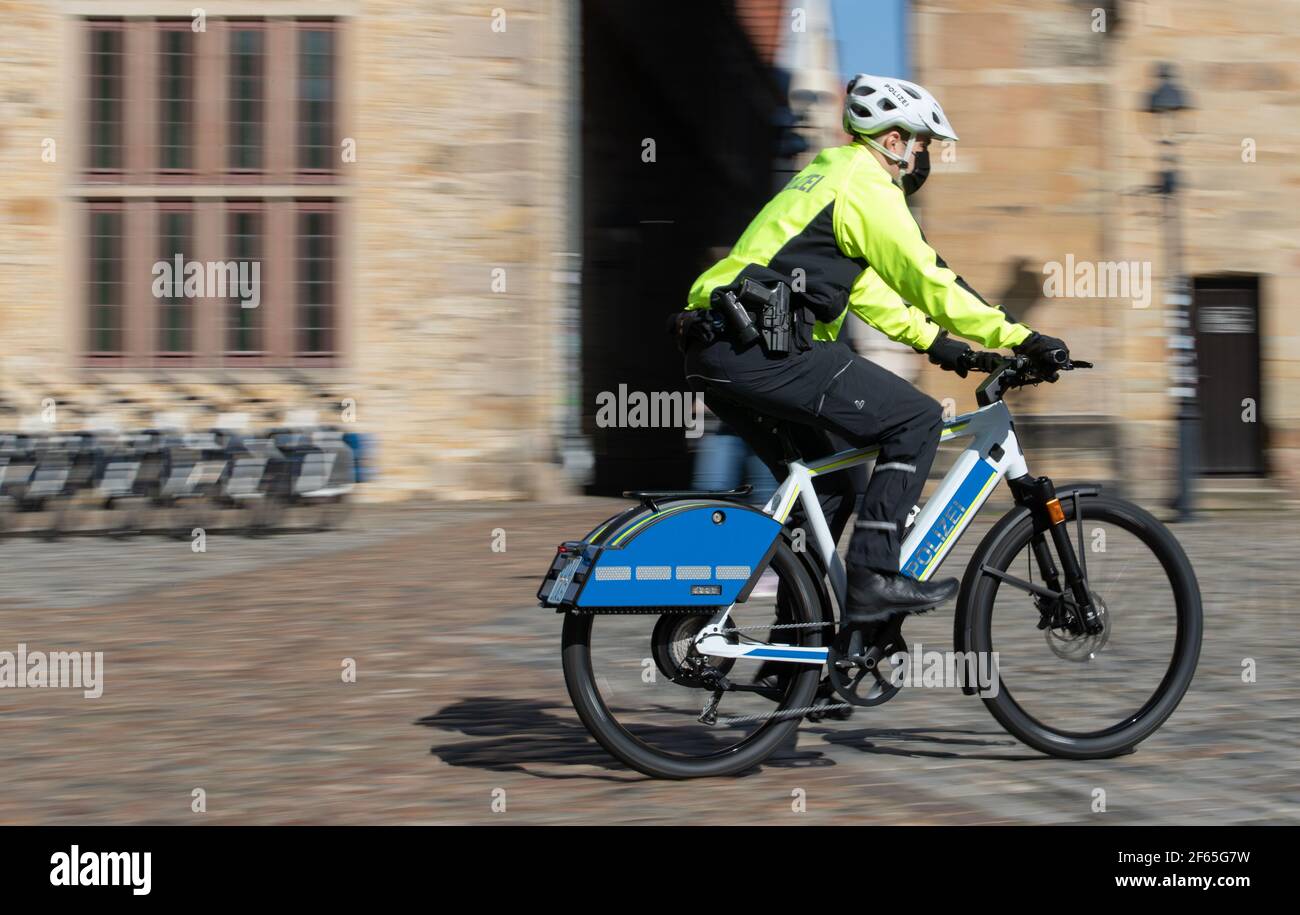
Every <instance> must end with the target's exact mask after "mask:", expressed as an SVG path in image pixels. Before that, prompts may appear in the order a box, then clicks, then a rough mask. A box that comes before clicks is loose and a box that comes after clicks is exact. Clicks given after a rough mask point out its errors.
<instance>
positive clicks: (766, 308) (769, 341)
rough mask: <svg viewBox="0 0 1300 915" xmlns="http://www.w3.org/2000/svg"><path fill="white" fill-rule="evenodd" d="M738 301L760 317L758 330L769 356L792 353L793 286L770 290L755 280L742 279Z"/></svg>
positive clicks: (780, 284)
mask: <svg viewBox="0 0 1300 915" xmlns="http://www.w3.org/2000/svg"><path fill="white" fill-rule="evenodd" d="M739 299H740V301H741V302H742V303H744V304H745V305H746V306H748V307H749V308H751V309H752V310H753V311H754V312H755V313H756V314H757V315H758V330H759V334H760V335H761V336H762V338H763V349H764V350H765V351H766V352H767V354H768V355H769V356H783V355H785V354H786V353H789V352H790V330H791V324H792V318H791V314H790V287H789V286H787V285H786V284H785V283H780V282H778V283H776V284H775V285H774V286H772V288H770V289H769V288H767V287H766V286H763V285H762V284H760V283H755V282H754V281H753V280H749V279H746V280H742V281H741V284H740V295H739Z"/></svg>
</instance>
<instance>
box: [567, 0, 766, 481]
mask: <svg viewBox="0 0 1300 915" xmlns="http://www.w3.org/2000/svg"><path fill="white" fill-rule="evenodd" d="M764 8H766V7H764ZM769 18H771V19H772V20H773V21H772V26H773V28H772V31H773V32H775V27H776V25H777V24H779V23H778V20H779V21H784V20H783V19H782V17H781V8H780V6H779V5H776V4H772V5H771V10H770V17H769ZM782 104H784V97H783V95H782V92H781V88H780V85H779V82H778V80H777V78H776V74H775V71H774V70H773V68H772V67H771V66H770V65H769V64H768V63H767V62H766V61H765V60H764V59H763V57H762V56H760V54H759V53H758V52H757V51H756V50H755V47H754V44H753V40H752V39H751V37H750V35H749V33H748V32H747V31H746V28H745V24H744V23H743V22H742V21H741V19H740V18H739V17H738V15H737V4H736V3H735V2H733V0H583V3H582V120H583V125H582V175H583V179H582V193H583V266H582V337H583V340H582V379H583V385H582V387H583V390H582V404H583V426H584V431H585V433H586V434H587V435H588V436H590V437H591V441H592V445H593V449H594V451H595V475H594V479H593V482H592V485H591V491H592V492H594V493H598V494H602V495H614V494H617V493H618V492H619V491H620V490H624V489H656V488H673V487H680V486H684V485H686V484H687V483H689V481H690V474H691V457H692V456H691V453H690V451H689V449H688V444H689V442H688V440H687V439H686V437H685V435H684V432H683V430H682V429H680V428H602V427H601V426H599V425H598V424H597V422H596V416H597V397H598V396H600V395H602V394H604V393H606V392H608V393H610V394H613V393H614V392H617V391H619V386H620V385H626V387H627V390H628V391H629V392H643V393H653V392H681V391H685V390H686V388H687V383H686V380H685V378H684V377H683V373H682V358H681V356H680V354H679V353H678V352H677V350H676V347H674V346H673V344H672V342H671V341H670V339H669V337H668V333H667V321H668V316H669V314H671V313H672V312H675V311H678V310H680V309H681V308H683V307H684V306H685V303H686V294H687V292H688V291H689V289H690V285H691V283H692V281H694V279H695V277H696V276H698V275H699V274H700V272H702V271H703V270H704V269H705V268H706V267H707V266H709V264H710V263H711V261H712V258H713V254H712V249H714V248H716V247H719V246H721V247H724V248H726V247H730V246H731V245H732V243H734V242H735V240H736V238H737V237H739V235H740V233H741V231H742V230H743V229H744V227H745V225H746V224H747V223H748V222H749V220H750V219H751V218H752V217H753V215H754V214H755V213H756V212H757V211H758V210H759V209H760V208H761V207H762V205H763V203H764V202H766V200H767V197H768V194H769V192H770V190H771V182H772V175H771V169H772V160H773V157H774V156H775V154H776V151H777V146H776V143H777V139H778V130H777V126H776V124H775V123H774V122H775V117H774V113H775V111H776V110H777V108H778V106H780V105H782Z"/></svg>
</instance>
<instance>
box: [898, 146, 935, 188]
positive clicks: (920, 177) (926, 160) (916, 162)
mask: <svg viewBox="0 0 1300 915" xmlns="http://www.w3.org/2000/svg"><path fill="white" fill-rule="evenodd" d="M928 177H930V151H929V150H928V149H926V150H922V151H921V152H919V153H917V154H916V157H915V158H914V159H913V161H912V169H911V171H909V172H908V173H907V174H906V175H904V176H903V177H902V185H903V193H904V194H905V195H907V196H908V197H910V196H912V195H913V194H915V193H916V192H917V191H919V190H920V189H921V185H923V184H925V179H926V178H928Z"/></svg>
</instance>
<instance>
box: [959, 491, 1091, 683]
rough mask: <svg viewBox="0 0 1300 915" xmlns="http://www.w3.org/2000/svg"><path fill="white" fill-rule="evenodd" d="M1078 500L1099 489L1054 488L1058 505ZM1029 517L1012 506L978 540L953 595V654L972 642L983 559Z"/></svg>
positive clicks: (1021, 507)
mask: <svg viewBox="0 0 1300 915" xmlns="http://www.w3.org/2000/svg"><path fill="white" fill-rule="evenodd" d="M1076 492H1077V493H1078V494H1079V496H1080V497H1083V496H1097V495H1101V486H1100V485H1099V484H1097V483H1066V484H1063V485H1061V486H1058V487H1056V497H1057V498H1058V499H1060V500H1061V501H1062V502H1064V501H1066V500H1067V499H1070V498H1073V497H1074V494H1075V493H1076ZM1028 517H1030V511H1029V509H1028V508H1027V507H1026V506H1024V505H1015V506H1013V507H1012V508H1011V510H1010V511H1009V512H1007V513H1006V514H1005V515H1003V516H1002V517H1001V518H999V519H998V520H997V523H996V524H994V525H993V526H992V527H991V528H989V531H988V533H987V534H985V535H984V538H983V539H982V540H980V543H979V546H977V547H976V548H975V553H974V555H973V556H971V559H970V563H969V564H968V565H967V566H966V572H965V574H964V575H962V579H961V590H960V591H958V592H957V612H956V613H955V614H954V616H953V620H952V644H953V650H955V651H959V652H963V653H965V652H968V651H971V650H972V648H971V646H972V644H973V640H972V638H971V622H970V607H969V606H968V603H969V601H970V595H971V592H972V591H974V590H975V583H976V582H977V581H979V575H980V568H981V567H982V566H983V565H984V557H985V556H987V555H989V553H990V552H991V551H992V550H993V549H994V548H995V547H997V546H998V545H1000V544H1001V543H1002V541H1003V540H1005V539H1006V538H1007V537H1009V536H1010V535H1011V531H1012V530H1014V529H1015V526H1016V525H1017V524H1019V523H1020V522H1021V521H1023V520H1024V519H1025V518H1028ZM961 691H962V692H963V693H965V694H966V695H967V696H974V695H977V694H978V689H977V688H976V687H974V686H966V685H963V686H962V688H961Z"/></svg>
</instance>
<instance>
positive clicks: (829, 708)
mask: <svg viewBox="0 0 1300 915" xmlns="http://www.w3.org/2000/svg"><path fill="white" fill-rule="evenodd" d="M843 708H853V706H852V705H851V704H850V703H848V702H838V703H836V704H835V705H805V706H804V707H803V708H789V709H786V710H785V711H784V712H768V713H767V714H765V715H740V716H738V717H736V718H719V719H718V721H717V724H720V725H724V726H730V725H733V724H741V723H744V722H749V721H766V720H767V719H769V718H794V717H796V716H797V717H799V718H802V717H803V716H804V715H807V714H809V713H810V712H834V711H838V710H840V709H843Z"/></svg>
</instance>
